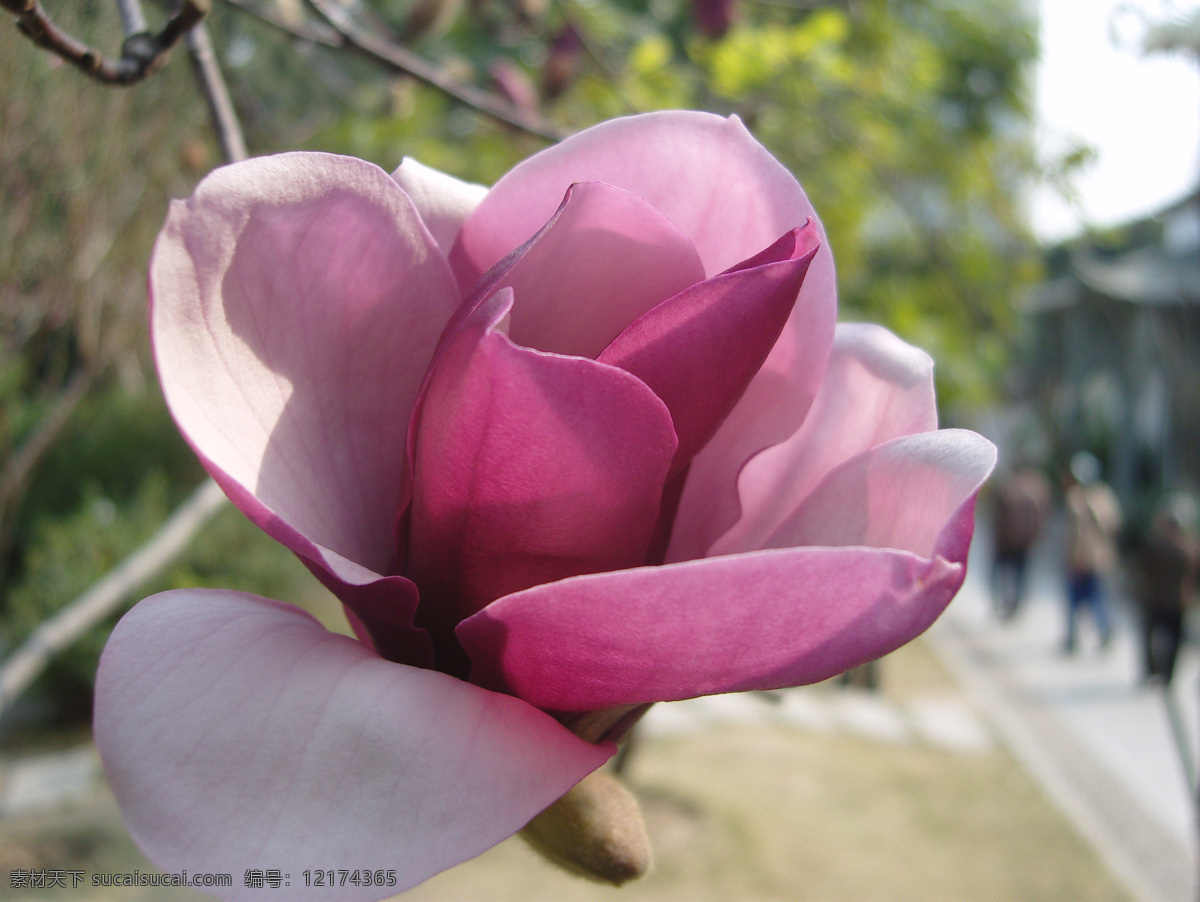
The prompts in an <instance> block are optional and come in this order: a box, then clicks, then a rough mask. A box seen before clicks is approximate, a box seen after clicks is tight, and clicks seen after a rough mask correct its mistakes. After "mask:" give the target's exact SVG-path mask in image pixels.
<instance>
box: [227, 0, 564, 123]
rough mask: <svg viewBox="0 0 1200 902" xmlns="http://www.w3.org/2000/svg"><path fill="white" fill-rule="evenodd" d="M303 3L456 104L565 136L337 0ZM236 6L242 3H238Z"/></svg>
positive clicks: (359, 46)
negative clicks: (377, 29)
mask: <svg viewBox="0 0 1200 902" xmlns="http://www.w3.org/2000/svg"><path fill="white" fill-rule="evenodd" d="M306 2H307V4H308V5H309V6H310V7H311V8H312V9H313V10H314V11H316V13H317V15H319V16H320V17H321V18H322V19H323V20H324V21H325V22H326V23H327V24H328V25H329V26H330V27H331V28H333V29H334V30H335V31H337V32H338V33H339V34H340V35H341V36H342V37H343V38H344V39H345V41H346V46H347V47H349V48H350V49H352V50H354V51H356V52H358V53H360V54H361V55H363V56H365V57H367V58H368V59H371V60H374V61H375V62H376V63H379V64H381V65H383V66H386V67H387V68H389V69H391V70H393V71H395V72H400V73H403V74H405V75H410V76H412V77H413V78H415V79H417V80H418V81H421V82H424V83H425V84H427V85H429V86H430V87H433V88H436V89H437V90H439V91H441V92H442V93H443V94H445V95H446V96H448V97H450V98H452V99H454V100H456V101H458V102H459V103H461V104H463V105H465V106H469V107H471V108H472V109H474V110H478V111H479V112H481V113H484V114H485V115H488V116H491V117H492V118H493V119H498V120H499V121H501V122H504V123H505V124H507V125H511V126H513V127H514V128H518V129H520V130H521V131H523V132H528V133H529V134H531V135H536V136H537V137H539V138H545V139H546V140H548V141H560V140H562V139H563V138H565V137H566V135H567V133H566V132H564V131H563V130H562V129H559V128H557V127H556V126H554V125H552V124H551V123H549V122H547V121H545V120H544V119H542V118H541V117H539V116H531V115H529V114H527V113H524V112H522V111H521V110H518V109H517V108H516V107H514V106H511V105H510V104H507V103H505V102H503V101H501V100H499V99H498V98H496V97H495V96H493V95H492V94H489V93H488V92H486V91H483V90H480V89H479V88H477V87H475V86H474V85H469V84H465V83H463V82H460V81H458V80H456V79H454V78H451V77H450V76H448V75H446V73H444V72H442V71H440V70H438V69H437V68H435V67H434V66H433V65H432V64H430V63H429V62H427V61H426V60H424V59H422V58H421V57H419V56H417V55H416V54H414V53H412V52H410V51H408V50H406V49H404V48H403V47H401V46H399V45H397V44H394V43H392V42H391V41H387V40H384V39H382V38H379V37H377V36H376V35H373V34H371V33H370V32H368V31H366V30H364V29H363V28H361V27H360V26H359V25H358V23H356V22H355V21H354V19H353V18H352V17H351V16H350V14H349V13H348V12H347V11H346V9H345V7H343V6H342V5H341V4H340V3H338V2H336V0H306ZM235 5H237V6H241V4H240V3H238V4H235Z"/></svg>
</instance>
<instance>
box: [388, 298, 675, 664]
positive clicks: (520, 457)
mask: <svg viewBox="0 0 1200 902" xmlns="http://www.w3.org/2000/svg"><path fill="white" fill-rule="evenodd" d="M511 303H512V292H511V290H510V289H502V290H501V291H500V292H498V293H497V294H495V295H493V296H492V297H491V298H490V299H489V300H488V301H486V302H485V303H484V304H483V305H482V306H481V307H480V308H479V309H478V310H476V311H475V313H474V314H472V316H471V317H470V319H469V320H468V321H467V322H466V323H465V324H464V326H463V327H462V328H460V329H459V330H458V331H457V332H456V333H455V334H454V336H453V337H452V338H451V339H450V341H449V342H448V343H447V344H446V345H445V347H444V348H443V352H442V354H441V357H440V359H439V362H438V364H437V366H436V368H435V369H434V371H433V373H432V376H431V379H430V381H429V384H428V387H427V389H426V393H425V394H424V395H423V397H422V400H421V402H420V407H419V409H418V412H417V424H418V425H417V427H416V433H415V435H416V446H415V449H414V454H415V456H414V462H415V463H414V474H415V475H414V494H413V505H412V513H411V518H410V533H409V535H410V541H409V546H408V550H409V554H408V567H407V569H406V573H407V574H408V575H409V576H410V577H411V578H412V579H413V580H414V581H415V582H416V583H417V585H418V586H420V589H421V616H422V617H424V618H426V619H425V620H422V621H420V622H421V623H422V625H425V626H427V627H428V628H429V629H430V630H431V631H432V632H433V634H434V641H435V644H437V645H438V654H439V656H440V657H439V661H438V666H439V669H442V670H447V671H449V672H454V670H455V667H454V665H453V664H452V663H451V661H449V660H447V659H446V658H445V655H447V654H453V650H452V649H449V648H447V647H445V643H446V641H447V640H448V641H449V642H450V643H452V642H453V638H452V635H451V632H450V631H451V630H452V629H453V627H454V625H455V624H456V623H457V622H458V621H459V620H461V619H462V618H463V617H466V616H469V615H470V614H473V613H474V612H475V611H477V610H479V609H480V608H481V607H483V606H484V605H486V604H487V603H488V602H490V601H492V600H493V599H494V598H497V597H499V596H501V595H505V594H508V593H509V592H516V591H520V590H521V589H527V588H529V587H530V586H534V585H537V584H539V583H544V582H551V581H553V580H557V579H562V578H564V577H567V576H574V575H576V574H579V573H590V572H596V571H603V570H613V569H618V568H622V567H631V566H636V565H638V564H640V563H641V562H642V560H643V558H644V556H645V554H646V550H647V547H648V545H649V543H650V539H651V536H652V532H653V529H654V524H655V521H656V519H657V516H658V509H659V500H660V497H661V494H662V487H663V482H664V479H665V477H666V473H667V467H668V466H669V464H670V461H671V458H672V456H673V455H674V453H675V434H674V431H673V430H672V428H671V418H670V414H669V412H668V411H667V409H666V407H664V406H663V403H662V402H661V401H660V400H659V399H658V398H656V397H655V396H654V394H653V392H651V391H650V390H649V389H648V388H646V386H645V385H643V384H642V383H641V382H639V381H638V380H637V379H635V378H634V377H633V376H631V375H629V374H628V373H626V372H624V371H622V370H618V369H616V368H614V367H608V366H604V365H602V364H599V363H596V362H595V361H592V360H586V359H583V358H578V357H561V356H557V355H553V354H544V353H540V352H536V351H531V350H529V349H527V348H522V347H519V346H517V345H514V344H513V343H512V342H511V341H510V340H509V339H508V338H507V337H506V336H505V335H504V334H503V333H502V332H500V331H498V329H497V324H498V323H499V322H500V321H501V320H503V319H504V318H505V317H506V314H507V311H508V309H509V305H510V304H511Z"/></svg>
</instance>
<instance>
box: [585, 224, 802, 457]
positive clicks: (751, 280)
mask: <svg viewBox="0 0 1200 902" xmlns="http://www.w3.org/2000/svg"><path fill="white" fill-rule="evenodd" d="M818 246H819V245H818V238H817V230H816V226H815V224H813V223H811V222H810V223H809V224H808V226H806V227H805V228H804V229H794V230H793V231H791V232H788V233H787V234H786V235H784V236H783V237H782V238H780V239H779V240H778V241H777V242H775V244H773V245H772V246H771V247H770V248H768V249H767V251H764V252H763V253H762V254H759V255H757V256H756V257H755V259H753V260H751V261H747V262H746V263H744V264H742V265H741V266H739V267H737V268H736V269H734V270H732V271H730V272H727V273H723V274H721V275H719V276H715V277H713V278H711V279H708V280H707V281H704V282H700V283H698V284H696V285H693V286H691V287H690V288H687V289H685V290H684V291H681V292H680V293H679V294H677V295H675V296H674V297H672V298H670V299H669V300H666V301H663V302H662V303H661V304H659V305H658V306H656V307H655V308H654V309H652V310H650V311H649V312H647V313H646V314H644V315H643V316H641V317H639V318H638V319H637V320H636V321H634V322H633V323H632V324H631V325H630V326H629V328H627V329H625V331H624V332H622V333H621V334H620V335H619V336H617V338H616V339H615V340H614V341H613V343H612V344H610V345H609V346H608V347H607V348H605V349H604V352H603V353H602V354H601V355H600V356H599V358H597V359H598V360H599V361H600V362H601V363H608V364H611V365H613V366H618V367H620V368H621V369H623V370H627V371H628V372H630V373H633V375H635V376H637V377H638V378H639V379H641V380H642V381H643V382H645V383H646V385H648V386H650V388H651V390H653V392H654V393H655V394H656V395H658V397H660V398H661V399H662V400H663V402H664V403H665V404H666V405H667V408H668V409H669V410H670V411H671V419H672V421H673V422H674V424H675V433H676V435H677V436H678V437H679V450H678V451H677V452H676V454H675V464H674V466H673V467H672V469H673V470H674V471H676V472H678V471H679V470H680V469H682V468H683V467H685V466H687V464H688V462H689V461H691V459H692V457H694V456H695V454H696V452H698V451H699V450H700V449H701V448H702V447H703V446H704V445H705V443H707V442H708V441H709V439H711V438H712V436H713V433H715V432H716V431H717V428H718V427H719V426H720V425H721V423H722V422H723V421H724V419H725V417H726V416H727V415H728V414H729V411H730V410H731V409H732V408H733V406H734V405H735V404H736V403H737V401H738V399H740V398H741V396H742V394H743V393H744V392H745V390H746V386H747V385H748V384H749V383H750V380H751V379H752V378H754V376H755V374H756V373H757V372H758V371H759V369H761V367H762V364H763V361H764V360H766V358H767V354H769V353H770V351H771V348H772V347H774V345H775V342H776V341H777V340H778V338H779V333H780V331H781V330H782V329H783V326H784V323H785V322H786V321H787V319H788V316H789V315H790V314H791V312H792V305H793V304H795V302H796V295H797V294H798V293H799V291H800V286H801V284H802V283H803V281H804V274H805V273H806V272H807V271H808V266H809V264H810V263H811V262H812V259H813V256H814V255H815V254H816V252H817V248H818Z"/></svg>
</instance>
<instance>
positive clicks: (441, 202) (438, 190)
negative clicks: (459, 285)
mask: <svg viewBox="0 0 1200 902" xmlns="http://www.w3.org/2000/svg"><path fill="white" fill-rule="evenodd" d="M392 178H394V179H395V180H396V183H397V184H398V185H399V186H400V187H401V188H403V189H404V193H405V194H407V195H408V196H409V197H410V198H412V202H413V203H414V204H415V205H416V207H417V212H419V213H420V214H421V221H422V222H424V223H425V227H426V228H428V229H429V232H430V234H431V235H433V240H434V241H436V242H437V244H438V247H440V248H441V249H442V253H444V254H449V253H450V248H451V247H453V246H454V240H455V239H456V238H457V237H458V230H459V229H460V228H462V224H463V222H464V221H465V220H466V218H467V217H468V216H469V215H470V214H471V211H472V210H474V209H475V208H476V207H477V206H479V202H480V201H481V200H483V197H484V195H485V194H487V192H488V189H487V188H486V187H485V186H484V185H477V184H475V183H474V182H464V181H462V179H457V178H455V177H454V176H452V175H447V174H446V173H444V172H439V171H438V170H436V169H433V168H431V167H429V166H425V165H423V164H421V163H418V162H417V161H416V160H414V159H412V158H411V157H405V158H404V161H403V162H402V163H401V164H400V167H399V168H398V169H397V170H396V171H395V172H393V173H392Z"/></svg>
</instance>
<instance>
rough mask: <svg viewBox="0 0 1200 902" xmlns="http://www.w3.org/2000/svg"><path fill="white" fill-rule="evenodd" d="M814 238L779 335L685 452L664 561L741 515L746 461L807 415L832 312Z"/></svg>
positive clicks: (694, 549) (826, 265)
mask: <svg viewBox="0 0 1200 902" xmlns="http://www.w3.org/2000/svg"><path fill="white" fill-rule="evenodd" d="M821 240H822V245H821V248H820V249H819V250H818V251H817V254H816V256H815V257H814V258H813V261H812V263H811V264H810V265H809V268H808V272H807V274H806V275H805V276H804V284H803V286H801V288H800V297H799V298H798V299H797V301H796V305H795V307H793V308H792V315H791V317H790V318H789V319H788V322H787V325H786V326H785V327H784V329H783V332H782V333H781V334H780V336H779V341H777V342H776V343H775V347H774V348H772V349H771V354H770V356H768V357H767V361H766V363H765V364H763V367H762V369H760V370H759V371H758V374H757V375H756V376H755V377H754V379H753V380H752V381H751V382H750V385H749V386H748V387H747V388H746V392H745V394H744V395H742V398H741V400H740V401H738V403H737V404H736V405H735V406H734V408H733V410H731V411H730V412H729V416H727V417H726V418H725V422H724V423H723V424H722V425H721V427H720V428H719V429H718V430H717V433H716V435H714V436H713V437H712V439H711V440H710V441H709V442H708V444H706V445H705V446H704V448H703V449H702V450H701V451H700V453H699V454H697V455H696V456H695V457H694V458H693V459H692V464H691V467H690V469H689V471H688V479H687V484H686V485H685V486H684V490H683V497H682V499H681V500H680V503H679V512H678V514H677V516H676V519H675V528H674V531H673V533H672V535H671V540H670V544H669V546H668V550H667V555H666V559H667V560H668V561H682V560H691V559H694V558H699V557H704V556H705V555H707V554H710V553H711V552H710V549H711V548H712V544H713V543H714V542H715V541H716V540H717V539H718V538H719V537H720V536H721V535H722V534H724V533H725V532H727V531H728V530H729V529H730V528H731V527H732V526H733V525H734V524H735V523H737V521H738V519H739V518H740V517H741V503H740V501H739V498H738V483H737V481H738V474H739V473H741V471H742V468H743V467H744V466H745V464H746V462H747V461H749V460H751V459H752V458H753V457H754V456H755V455H756V454H758V453H759V452H761V451H763V450H765V449H767V448H770V447H772V446H773V445H778V444H779V443H780V442H782V441H784V440H786V439H787V438H788V437H789V436H791V435H793V434H795V432H796V430H797V429H799V428H800V425H801V424H802V423H803V422H804V419H805V417H806V416H807V415H808V411H809V408H810V407H811V406H812V403H813V400H814V398H815V397H816V395H817V392H818V390H819V387H820V384H821V378H822V376H823V375H824V372H825V366H826V363H827V362H828V359H829V352H830V347H831V346H832V343H833V333H834V327H835V324H836V319H837V293H836V290H835V288H834V274H833V258H832V257H831V256H830V255H829V253H828V250H827V246H826V245H825V243H824V233H821Z"/></svg>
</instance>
